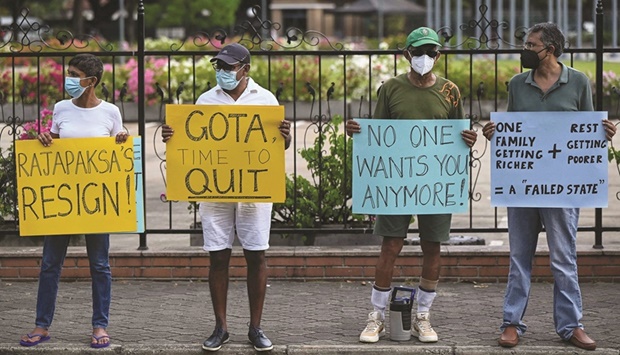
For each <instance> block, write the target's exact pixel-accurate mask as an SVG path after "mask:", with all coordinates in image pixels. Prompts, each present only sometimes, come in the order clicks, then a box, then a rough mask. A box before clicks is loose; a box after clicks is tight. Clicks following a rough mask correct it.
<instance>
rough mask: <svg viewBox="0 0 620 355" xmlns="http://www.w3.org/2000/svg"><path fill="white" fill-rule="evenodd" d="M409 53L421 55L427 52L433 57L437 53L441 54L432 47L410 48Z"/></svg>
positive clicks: (416, 55) (414, 55) (415, 55)
mask: <svg viewBox="0 0 620 355" xmlns="http://www.w3.org/2000/svg"><path fill="white" fill-rule="evenodd" d="M409 54H411V56H412V57H421V56H423V55H425V54H426V55H427V56H429V57H431V58H435V57H436V56H437V54H439V52H438V51H436V50H432V49H429V50H423V49H414V50H410V51H409Z"/></svg>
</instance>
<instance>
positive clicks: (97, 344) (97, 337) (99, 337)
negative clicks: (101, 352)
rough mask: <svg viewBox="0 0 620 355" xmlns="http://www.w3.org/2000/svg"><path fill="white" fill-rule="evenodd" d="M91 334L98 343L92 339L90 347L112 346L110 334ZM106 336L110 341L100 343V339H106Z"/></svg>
mask: <svg viewBox="0 0 620 355" xmlns="http://www.w3.org/2000/svg"><path fill="white" fill-rule="evenodd" d="M91 336H92V337H93V339H95V340H96V341H97V342H96V343H93V342H92V341H91V342H90V347H91V348H95V349H101V348H107V347H108V346H110V336H109V335H101V336H96V335H95V334H92V335H91ZM104 338H108V342H107V343H103V344H99V340H101V339H104Z"/></svg>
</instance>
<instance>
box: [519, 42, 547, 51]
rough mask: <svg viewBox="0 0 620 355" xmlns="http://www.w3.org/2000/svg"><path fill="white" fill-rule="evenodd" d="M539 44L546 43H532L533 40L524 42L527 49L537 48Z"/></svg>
mask: <svg viewBox="0 0 620 355" xmlns="http://www.w3.org/2000/svg"><path fill="white" fill-rule="evenodd" d="M538 46H544V43H532V42H525V43H523V48H525V49H532V48H536V47H538Z"/></svg>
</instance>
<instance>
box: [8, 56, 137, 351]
mask: <svg viewBox="0 0 620 355" xmlns="http://www.w3.org/2000/svg"><path fill="white" fill-rule="evenodd" d="M102 74H103V63H102V62H101V59H99V58H98V57H95V56H94V55H91V54H78V55H76V56H75V57H73V58H72V59H71V60H70V61H69V68H68V69H67V76H66V77H65V90H66V91H67V93H68V94H69V95H70V96H71V97H72V98H71V99H69V100H63V101H60V102H58V103H57V104H56V105H55V106H54V115H53V123H52V128H51V130H50V132H43V133H41V134H39V136H38V137H37V139H38V140H39V141H40V142H41V144H43V145H44V146H45V147H49V146H50V145H51V144H52V143H53V140H54V139H57V138H88V137H116V142H117V143H124V142H125V141H126V140H127V138H128V137H129V135H128V134H127V132H125V130H124V128H123V122H122V117H121V114H120V111H119V109H118V107H116V106H115V105H112V104H110V103H107V102H105V101H103V100H101V99H99V98H97V96H96V94H95V87H96V86H97V85H98V84H99V81H100V80H101V75H102ZM68 245H69V236H48V237H45V242H44V245H43V259H42V261H41V273H40V274H39V289H38V295H37V310H36V313H37V315H36V320H35V328H34V330H33V331H32V332H30V333H28V334H26V335H24V336H23V337H22V338H21V340H20V344H21V345H22V346H34V345H37V344H39V343H42V342H44V341H47V340H49V339H50V334H49V331H48V329H49V327H50V325H51V324H52V320H53V317H54V310H55V306H56V295H57V293H58V283H59V280H60V272H61V270H62V265H63V263H64V260H65V256H66V254H67V246H68ZM109 249H110V236H109V234H90V235H86V251H87V253H88V259H89V263H90V274H91V277H92V293H93V294H92V296H93V315H92V326H93V330H92V335H91V343H90V346H91V347H93V348H105V347H107V346H109V345H110V336H109V335H108V333H107V331H106V328H107V327H108V319H109V310H110V299H111V288H112V274H111V272H110V262H109Z"/></svg>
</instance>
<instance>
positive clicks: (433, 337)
mask: <svg viewBox="0 0 620 355" xmlns="http://www.w3.org/2000/svg"><path fill="white" fill-rule="evenodd" d="M430 319H431V315H430V313H429V312H419V313H417V314H416V317H415V319H414V320H413V327H411V335H413V336H414V337H418V340H420V341H421V342H423V343H435V342H436V341H437V340H439V337H437V333H435V331H434V330H433V327H432V326H431V321H430Z"/></svg>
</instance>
